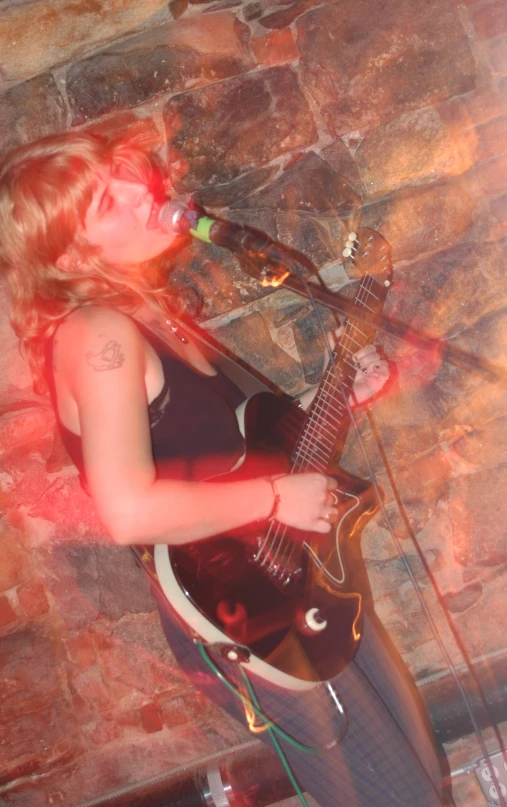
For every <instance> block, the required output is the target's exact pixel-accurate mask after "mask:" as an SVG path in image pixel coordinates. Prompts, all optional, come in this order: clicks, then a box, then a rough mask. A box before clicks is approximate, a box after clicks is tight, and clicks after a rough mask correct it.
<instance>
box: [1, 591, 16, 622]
mask: <svg viewBox="0 0 507 807" xmlns="http://www.w3.org/2000/svg"><path fill="white" fill-rule="evenodd" d="M15 620H16V614H15V613H14V611H13V610H12V606H11V604H10V602H9V600H8V599H7V597H0V628H5V626H6V625H10V624H11V623H12V622H14V621H15Z"/></svg>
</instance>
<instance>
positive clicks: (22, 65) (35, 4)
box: [0, 0, 168, 82]
mask: <svg viewBox="0 0 507 807" xmlns="http://www.w3.org/2000/svg"><path fill="white" fill-rule="evenodd" d="M6 5H7V4H4V7H3V8H2V25H1V28H0V52H1V54H2V67H1V72H0V77H1V78H2V79H3V80H4V81H18V82H19V81H24V80H26V79H29V78H32V77H33V76H36V75H39V74H40V73H43V72H45V71H46V70H48V69H50V68H52V67H55V66H56V65H59V64H62V63H63V62H67V61H70V60H71V59H75V58H76V57H78V56H80V55H82V54H83V53H86V52H87V51H90V50H92V49H94V48H96V47H98V46H100V45H102V44H104V43H107V42H111V41H112V40H114V39H119V38H121V37H124V36H126V35H127V34H131V33H134V32H136V31H141V30H144V29H146V28H152V27H153V26H155V25H158V24H160V23H161V22H163V21H164V20H167V19H168V10H167V5H166V3H165V2H163V0H141V2H139V3H125V2H124V0H105V1H104V2H100V3H98V2H94V0H90V2H87V3H85V4H80V3H75V2H74V1H73V0H48V2H39V0H29V2H27V3H10V4H8V5H7V7H5V6H6Z"/></svg>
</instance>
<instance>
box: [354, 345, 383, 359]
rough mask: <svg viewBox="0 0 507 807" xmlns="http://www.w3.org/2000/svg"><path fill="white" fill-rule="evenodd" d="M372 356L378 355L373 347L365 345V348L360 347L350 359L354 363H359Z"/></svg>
mask: <svg viewBox="0 0 507 807" xmlns="http://www.w3.org/2000/svg"><path fill="white" fill-rule="evenodd" d="M372 355H378V351H377V348H376V347H375V345H365V347H362V348H361V349H360V350H358V351H356V353H354V355H353V356H352V358H353V359H354V361H355V362H358V363H359V362H360V361H361V360H362V359H364V358H366V357H367V356H372Z"/></svg>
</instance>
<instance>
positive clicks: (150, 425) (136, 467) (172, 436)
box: [0, 133, 440, 807]
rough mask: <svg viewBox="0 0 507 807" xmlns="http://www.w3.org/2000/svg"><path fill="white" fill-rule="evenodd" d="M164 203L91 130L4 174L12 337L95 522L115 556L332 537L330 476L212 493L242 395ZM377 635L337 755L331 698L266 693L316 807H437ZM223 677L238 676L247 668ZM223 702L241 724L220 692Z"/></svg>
mask: <svg viewBox="0 0 507 807" xmlns="http://www.w3.org/2000/svg"><path fill="white" fill-rule="evenodd" d="M166 184H167V183H166ZM163 192H164V177H163V173H161V171H160V170H156V168H155V167H154V165H153V164H152V162H151V161H150V159H149V158H148V157H147V156H146V155H145V154H144V153H142V152H140V151H139V150H136V149H135V148H129V147H127V146H124V145H110V144H108V143H106V142H105V141H102V140H100V139H98V138H95V137H92V136H90V135H87V134H83V133H81V134H76V133H74V134H63V135H57V136H52V137H48V138H45V139H43V140H41V141H39V142H38V143H36V144H33V145H29V146H23V147H20V148H18V149H16V150H14V151H13V152H11V153H10V154H9V155H7V157H6V158H5V159H4V161H3V163H2V164H1V166H0V220H1V222H2V225H1V226H2V232H1V238H0V243H1V246H0V264H1V266H2V268H3V270H4V272H5V274H6V277H7V279H8V281H9V284H10V288H11V292H12V317H11V318H12V323H13V326H14V329H15V331H16V333H17V334H18V336H19V338H20V340H21V343H22V346H23V347H24V350H25V353H26V356H27V358H28V361H29V363H30V365H31V368H32V370H33V373H34V377H35V380H36V383H37V384H38V385H39V386H40V385H41V384H43V383H44V379H46V383H47V385H48V387H49V392H50V394H51V397H52V400H53V403H54V406H55V409H56V413H57V417H58V421H59V424H60V428H61V431H62V435H63V437H64V441H65V443H66V445H67V448H68V450H69V452H70V454H71V456H72V458H73V459H74V461H75V463H76V465H77V466H78V468H79V469H80V471H81V472H82V474H83V476H84V478H85V479H86V484H87V487H88V490H89V493H90V495H91V497H92V499H93V501H94V504H95V507H96V510H97V512H98V515H99V516H100V518H101V520H102V521H103V523H104V525H105V527H106V528H107V530H108V532H109V533H110V535H111V536H112V538H113V540H114V541H115V542H116V543H118V544H157V543H163V544H172V545H177V544H187V543H189V542H195V541H200V540H202V539H205V538H208V537H210V536H214V535H217V534H220V533H226V532H230V531H232V530H235V529H237V528H239V527H242V526H244V525H247V524H251V523H253V522H262V521H266V520H267V519H269V518H273V517H275V516H276V519H277V521H279V522H280V523H282V524H285V525H288V526H291V527H296V528H298V529H300V530H306V531H308V530H310V531H312V532H315V533H322V534H325V533H327V532H329V530H330V529H331V522H332V521H333V519H334V518H335V517H336V516H337V509H336V506H335V503H336V498H335V497H334V496H333V495H332V492H333V490H334V488H335V487H336V482H335V480H334V479H333V478H331V477H328V476H326V475H324V474H318V473H304V474H291V475H286V476H277V477H276V478H275V477H270V476H258V477H255V478H250V479H246V480H243V481H237V482H216V481H214V482H213V483H210V482H206V481H199V479H201V478H202V474H200V473H199V462H200V460H201V457H202V455H205V457H213V458H215V459H216V462H217V467H218V468H219V469H225V468H226V467H231V466H232V465H233V464H234V462H235V461H236V460H238V458H239V457H240V456H241V454H242V448H243V441H242V438H241V435H240V433H239V431H238V428H237V425H236V421H235V418H234V417H233V412H232V407H233V406H235V405H236V404H237V403H239V402H240V401H241V400H242V395H241V393H240V392H239V390H238V389H237V388H235V387H234V385H233V384H232V382H230V381H229V380H228V379H227V378H225V377H223V376H222V375H221V374H220V373H218V372H217V370H216V368H215V367H214V366H213V365H212V364H211V363H210V361H209V360H208V358H207V357H206V356H205V355H204V353H203V352H201V350H200V349H199V348H198V347H197V344H196V343H195V342H194V341H193V340H192V339H191V338H189V336H188V334H186V333H184V332H183V330H182V329H181V326H179V325H178V324H177V323H176V322H175V320H174V316H173V309H174V308H175V305H174V303H172V302H171V301H170V300H168V299H167V293H165V292H164V289H163V287H162V281H161V278H160V276H159V272H158V270H157V263H156V261H157V258H159V256H161V255H162V254H163V253H165V252H167V251H168V250H171V248H173V247H174V246H175V242H176V236H173V235H172V234H168V233H166V232H163V231H162V230H161V229H160V228H159V226H158V210H159V206H160V203H161V201H162V198H163ZM146 310H149V311H151V312H152V316H153V313H155V314H156V315H157V317H158V320H159V322H160V323H163V324H165V334H164V337H165V338H164V341H165V343H166V346H163V345H162V344H161V343H160V342H159V341H158V340H157V339H156V338H155V337H154V336H153V334H152V333H151V332H150V331H149V330H147V329H146V328H145V327H144V326H143V325H142V324H141V320H142V319H145V312H146ZM143 312H144V313H143ZM356 360H357V362H358V366H359V370H358V375H357V378H356V382H355V387H354V393H355V397H356V400H358V401H359V402H361V401H362V400H365V399H366V398H368V397H369V396H370V395H371V394H373V393H375V392H377V391H378V390H379V389H380V388H381V387H382V385H383V383H384V382H385V380H386V378H387V375H388V370H387V364H386V363H385V362H383V361H381V360H380V359H379V357H378V355H377V353H376V351H375V350H374V349H373V348H371V347H369V348H366V349H364V350H362V351H360V352H359V353H358V354H357V355H356ZM309 397H311V396H307V399H306V401H305V403H308V398H309ZM374 621H375V620H374V617H373V616H372V617H371V618H369V619H367V620H366V622H367V624H366V627H365V633H364V638H363V641H362V643H361V645H360V649H359V652H358V654H357V656H356V660H355V661H354V662H353V663H352V664H351V665H349V667H347V668H346V670H344V671H343V672H342V673H340V675H339V676H338V677H337V679H336V681H335V682H333V686H335V685H336V687H337V688H338V690H339V692H340V696H341V697H343V699H344V701H345V702H346V704H347V706H346V710H347V717H348V729H347V732H346V735H345V738H344V740H343V741H342V743H341V744H340V745H336V743H333V739H334V738H335V737H336V732H337V728H336V725H337V724H336V722H335V720H334V717H333V716H332V715H331V713H332V705H331V702H330V700H329V694H325V693H324V694H323V692H322V688H319V687H316V688H315V689H314V690H312V691H311V692H310V693H308V694H306V695H305V696H304V697H301V696H300V695H298V696H297V697H296V696H294V694H293V693H290V692H287V693H286V692H280V691H278V688H275V687H268V686H265V685H264V683H263V682H262V681H254V684H255V687H256V690H257V695H258V697H259V700H260V704H261V708H262V709H263V710H264V711H265V712H266V713H267V715H268V716H269V717H270V718H271V719H273V720H274V721H275V722H279V723H280V724H287V721H288V725H289V733H291V731H293V732H294V733H295V734H300V735H301V736H300V742H302V743H304V744H306V745H310V746H313V745H318V746H321V747H322V753H320V754H318V755H316V756H310V755H309V754H308V753H305V752H304V751H302V750H301V749H299V750H298V749H295V748H294V747H293V746H291V745H290V744H289V745H287V744H285V745H284V749H285V753H286V754H287V757H288V758H289V761H290V763H291V764H292V767H293V770H294V772H295V774H296V776H297V778H298V780H299V782H300V784H301V785H302V786H303V787H305V788H306V789H307V790H308V791H309V792H311V793H312V794H313V795H314V796H315V798H316V799H317V800H318V802H319V803H320V804H321V807H327V805H329V806H331V805H333V807H334V805H336V804H337V803H341V799H343V800H346V803H347V804H351V805H354V804H357V805H366V804H368V805H371V804H384V803H385V804H389V806H390V807H393V805H396V804H399V805H402V804H403V805H406V804H407V803H410V804H412V805H414V807H415V805H420V807H434V806H435V805H437V804H440V798H439V795H438V790H439V773H438V765H437V764H436V758H435V756H434V753H433V750H432V747H431V743H430V742H429V740H428V738H427V736H426V733H425V731H426V730H425V726H424V719H423V718H421V716H420V714H419V711H418V709H419V707H418V704H417V703H416V701H415V699H414V696H413V693H412V691H411V689H410V688H409V685H408V684H407V682H406V680H405V673H404V672H403V671H400V669H399V663H398V661H397V660H396V658H393V656H392V650H387V649H386V647H385V644H384V643H383V641H382V640H381V638H380V635H379V634H380V630H381V629H380V627H379V626H378V625H375V624H374ZM163 624H164V628H165V630H166V633H167V635H168V637H169V638H170V641H171V642H172V645H173V648H174V650H175V653H176V655H177V657H178V658H179V660H180V661H181V663H182V666H183V667H185V669H187V671H188V672H189V674H194V677H195V678H196V679H200V680H202V679H203V670H205V669H206V666H205V665H204V666H203V664H204V662H203V661H202V659H199V658H198V657H197V656H196V654H195V652H194V648H193V645H192V642H191V640H190V639H189V638H188V637H187V636H186V634H185V633H184V632H182V631H181V630H180V628H179V626H178V624H177V621H176V620H175V619H174V616H173V615H171V614H170V613H164V614H163ZM225 666H227V665H225ZM229 666H230V665H229ZM228 674H229V676H230V678H231V680H234V679H235V678H237V670H236V669H234V670H228ZM254 678H255V677H254ZM214 690H216V692H215V693H214V694H215V696H216V698H217V699H218V700H220V701H221V702H222V703H223V704H224V705H225V707H226V708H228V709H229V710H230V711H231V712H232V713H238V714H239V715H240V716H241V713H242V707H240V706H239V701H236V700H235V699H234V696H230V695H226V694H225V690H224V689H223V687H222V685H221V684H220V682H219V681H218V679H217V680H213V681H212V683H211V684H210V685H209V686H208V691H209V692H212V691H214ZM281 707H282V708H281ZM238 709H239V712H238ZM318 715H320V717H318ZM296 717H297V719H296ZM291 721H292V722H291ZM294 721H295V722H294ZM375 733H377V735H378V736H375ZM282 744H284V743H282ZM328 746H329V747H328ZM374 793H375V795H374ZM343 803H345V801H344V802H343Z"/></svg>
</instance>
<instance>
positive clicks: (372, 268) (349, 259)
mask: <svg viewBox="0 0 507 807" xmlns="http://www.w3.org/2000/svg"><path fill="white" fill-rule="evenodd" d="M342 256H343V257H344V258H345V261H346V264H349V265H350V266H352V267H353V268H354V270H355V272H357V273H358V274H360V275H362V276H365V275H369V276H370V277H374V278H375V280H377V281H378V282H379V283H381V284H382V285H383V286H385V287H386V288H387V287H389V286H390V285H391V283H392V277H393V265H392V262H391V247H390V245H389V244H388V242H387V241H386V240H385V238H383V237H382V236H381V235H380V233H377V232H376V231H375V230H371V229H370V228H369V227H359V229H358V231H357V233H355V232H353V233H349V234H348V236H347V241H346V243H345V248H344V249H343V251H342Z"/></svg>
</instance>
